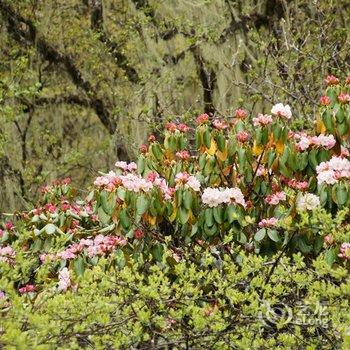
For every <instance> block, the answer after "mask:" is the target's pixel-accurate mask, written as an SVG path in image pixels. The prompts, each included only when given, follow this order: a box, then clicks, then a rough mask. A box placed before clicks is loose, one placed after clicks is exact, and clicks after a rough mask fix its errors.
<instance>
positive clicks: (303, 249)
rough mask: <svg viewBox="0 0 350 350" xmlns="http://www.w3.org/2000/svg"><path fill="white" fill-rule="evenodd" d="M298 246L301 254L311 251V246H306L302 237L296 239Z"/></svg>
mask: <svg viewBox="0 0 350 350" xmlns="http://www.w3.org/2000/svg"><path fill="white" fill-rule="evenodd" d="M298 246H299V249H300V250H301V252H302V253H310V252H311V250H312V246H310V245H308V244H307V243H306V242H305V241H304V239H303V237H300V238H299V239H298Z"/></svg>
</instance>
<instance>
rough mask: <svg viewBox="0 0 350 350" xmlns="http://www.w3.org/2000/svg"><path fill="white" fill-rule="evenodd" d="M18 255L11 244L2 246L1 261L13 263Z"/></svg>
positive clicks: (0, 249) (0, 251)
mask: <svg viewBox="0 0 350 350" xmlns="http://www.w3.org/2000/svg"><path fill="white" fill-rule="evenodd" d="M15 256H16V252H15V251H14V250H13V249H12V247H11V246H9V245H7V246H5V247H0V262H1V261H4V262H7V263H13V262H14V259H15Z"/></svg>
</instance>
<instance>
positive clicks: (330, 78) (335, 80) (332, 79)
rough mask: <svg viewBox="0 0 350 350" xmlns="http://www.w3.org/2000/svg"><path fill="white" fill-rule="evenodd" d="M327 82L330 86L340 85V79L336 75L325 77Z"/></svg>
mask: <svg viewBox="0 0 350 350" xmlns="http://www.w3.org/2000/svg"><path fill="white" fill-rule="evenodd" d="M325 82H326V84H327V85H328V86H332V85H338V84H339V79H338V78H337V77H335V76H334V75H328V76H327V78H326V79H325Z"/></svg>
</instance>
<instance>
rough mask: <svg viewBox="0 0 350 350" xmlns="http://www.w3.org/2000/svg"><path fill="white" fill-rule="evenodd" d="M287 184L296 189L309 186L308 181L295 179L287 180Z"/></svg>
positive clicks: (301, 189) (303, 189) (303, 188)
mask: <svg viewBox="0 0 350 350" xmlns="http://www.w3.org/2000/svg"><path fill="white" fill-rule="evenodd" d="M287 185H288V186H289V187H291V188H294V189H296V190H300V191H305V190H306V189H307V188H308V187H309V183H308V182H307V181H297V180H295V179H291V180H289V181H288V182H287Z"/></svg>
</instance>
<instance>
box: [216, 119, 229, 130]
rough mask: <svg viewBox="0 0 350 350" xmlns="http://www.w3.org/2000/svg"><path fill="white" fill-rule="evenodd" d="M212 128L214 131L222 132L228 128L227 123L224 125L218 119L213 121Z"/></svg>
mask: <svg viewBox="0 0 350 350" xmlns="http://www.w3.org/2000/svg"><path fill="white" fill-rule="evenodd" d="M213 126H214V128H215V129H218V130H224V129H226V128H227V127H228V125H227V123H225V122H223V121H221V120H219V119H215V120H214V121H213Z"/></svg>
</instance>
